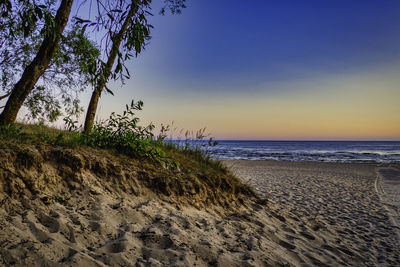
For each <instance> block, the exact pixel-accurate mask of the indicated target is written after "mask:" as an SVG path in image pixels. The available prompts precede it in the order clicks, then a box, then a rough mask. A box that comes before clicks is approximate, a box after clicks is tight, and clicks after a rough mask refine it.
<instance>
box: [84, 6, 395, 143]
mask: <svg viewBox="0 0 400 267" xmlns="http://www.w3.org/2000/svg"><path fill="white" fill-rule="evenodd" d="M187 1H188V3H187V6H188V7H187V9H185V10H184V12H183V14H182V15H177V16H172V15H166V16H164V17H163V16H160V15H158V14H157V13H158V10H159V8H156V7H155V8H154V13H155V16H154V17H153V18H151V23H152V24H153V25H154V27H155V29H154V30H153V32H152V36H153V38H152V40H151V41H150V43H149V45H148V46H147V48H146V50H145V51H144V52H143V53H142V54H141V55H140V56H139V57H138V58H136V59H134V60H132V62H129V63H128V66H129V69H130V72H131V74H132V79H131V80H129V81H127V82H126V84H125V85H124V86H122V87H121V85H120V83H119V82H116V83H112V84H111V86H110V87H111V88H112V89H113V90H114V93H115V96H110V95H103V97H102V98H101V100H100V105H99V117H100V118H106V117H107V116H108V115H109V114H110V112H111V111H117V112H119V111H121V110H122V109H123V106H124V105H125V104H126V103H128V102H130V100H131V99H135V100H139V99H141V100H143V101H144V111H143V112H141V113H140V117H141V118H142V122H143V123H148V122H150V121H152V122H154V123H156V124H158V125H159V124H160V123H167V124H168V123H171V122H172V121H174V122H175V125H176V126H177V127H178V128H179V129H180V128H185V129H189V130H197V129H199V128H201V127H204V126H206V127H207V129H208V131H209V132H211V133H212V135H213V136H214V137H216V138H218V139H267V140H271V139H278V140H287V139H292V140H299V139H300V140H400V15H399V14H400V1H398V0H385V1H378V0H375V1H367V0H362V1H361V0H359V1H358V0H354V1H348V0H346V1H342V0H335V1H321V0H315V1H310V0H309V1H307V0H304V1H298V0H292V1H289V0H287V1H267V0H250V1H238V0H218V1H215V0H187ZM154 2H157V0H155V1H154ZM88 101H89V98H88V96H87V95H86V96H85V97H84V98H83V99H82V103H83V104H84V105H85V106H86V105H87V102H88Z"/></svg>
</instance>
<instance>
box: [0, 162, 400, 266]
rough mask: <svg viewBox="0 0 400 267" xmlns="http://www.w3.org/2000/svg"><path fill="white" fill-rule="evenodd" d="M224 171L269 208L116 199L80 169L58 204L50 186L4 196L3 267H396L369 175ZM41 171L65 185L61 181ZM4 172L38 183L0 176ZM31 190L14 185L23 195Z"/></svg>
mask: <svg viewBox="0 0 400 267" xmlns="http://www.w3.org/2000/svg"><path fill="white" fill-rule="evenodd" d="M226 164H227V165H229V166H231V168H232V170H233V171H235V172H236V173H237V174H238V175H239V176H240V177H242V179H243V180H244V181H246V182H247V183H249V184H251V185H252V186H254V187H255V188H256V190H257V191H258V192H259V193H260V194H263V195H264V196H266V197H267V198H268V199H269V201H268V203H266V204H265V203H261V202H259V203H257V202H255V201H254V200H246V201H245V203H244V206H242V207H241V208H234V207H233V208H232V209H226V208H223V207H221V206H212V205H210V206H208V207H199V208H194V207H192V206H190V205H187V204H185V205H180V204H179V201H176V199H172V197H170V198H169V197H165V196H161V195H157V194H155V193H154V192H152V191H151V190H148V189H146V188H144V187H141V189H140V190H141V193H140V194H138V193H135V194H134V193H132V192H128V191H127V190H126V189H124V190H117V191H115V190H113V188H112V187H111V186H110V181H109V182H107V183H106V182H104V181H105V180H104V178H102V177H101V175H100V174H99V175H98V176H96V175H94V174H93V173H91V172H86V171H84V170H77V171H79V172H80V175H81V176H80V177H81V178H80V179H82V180H80V183H82V182H84V183H85V185H84V187H81V188H80V189H79V188H75V189H71V190H70V191H68V192H67V191H64V193H63V195H64V196H65V197H64V198H58V197H57V196H58V195H57V194H56V193H57V192H58V194H59V192H60V191H57V192H56V191H54V192H53V191H51V190H55V189H54V188H53V189H52V187H51V186H50V184H49V185H48V186H47V187H44V188H48V189H47V191H46V190H45V191H41V192H40V191H39V192H36V193H34V194H28V193H27V194H26V196H22V197H14V196H9V195H8V194H6V193H5V192H3V191H2V192H1V193H0V229H1V231H0V265H4V266H10V265H15V266H27V265H30V266H282V265H291V266H322V265H330V266H346V265H353V266H378V265H379V266H395V265H399V263H400V250H399V240H398V238H397V236H396V234H395V228H394V226H393V225H392V224H391V221H390V219H389V217H388V212H387V210H386V209H385V208H384V206H383V205H382V202H381V201H380V199H379V196H378V194H377V193H376V192H375V190H374V181H375V178H376V172H375V166H373V165H356V164H354V165H353V164H325V163H287V162H269V161H260V162H257V161H229V162H226ZM46 171H47V172H48V175H50V174H51V173H52V171H54V173H53V174H54V177H53V178H54V180H55V181H59V182H60V184H61V185H62V184H63V182H62V181H63V180H62V179H66V178H65V177H64V178H62V177H60V176H58V175H59V174H57V172H56V170H52V169H48V170H46ZM7 172H8V173H9V172H15V175H24V177H25V176H26V175H29V173H30V174H31V175H33V174H34V171H33V170H32V169H26V170H24V172H22V171H18V170H14V169H8V170H5V169H4V168H3V169H1V174H2V175H4V173H7ZM21 177H22V176H21ZM57 179H58V180H57ZM23 180H24V178H21V180H16V181H23ZM42 182H43V183H42V184H41V186H45V181H44V180H43V181H42ZM27 185H28V183H26V184H23V183H22V184H21V183H17V182H16V183H15V184H13V185H12V186H13V188H19V190H20V191H21V190H22V191H23V190H28V188H26V186H27ZM118 186H119V187H121V186H123V184H119V185H118ZM58 189H60V188H58ZM27 192H28V191H27ZM135 192H136V191H135Z"/></svg>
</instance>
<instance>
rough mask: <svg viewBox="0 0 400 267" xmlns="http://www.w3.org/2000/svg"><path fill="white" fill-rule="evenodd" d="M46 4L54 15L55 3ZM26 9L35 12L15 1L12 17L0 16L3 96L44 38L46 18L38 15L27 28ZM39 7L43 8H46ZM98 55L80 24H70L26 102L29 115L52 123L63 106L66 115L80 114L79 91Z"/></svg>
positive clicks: (0, 70)
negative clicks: (24, 15) (24, 16)
mask: <svg viewBox="0 0 400 267" xmlns="http://www.w3.org/2000/svg"><path fill="white" fill-rule="evenodd" d="M52 2H55V1H52ZM43 3H44V2H43ZM47 4H48V5H47V6H46V9H45V11H43V12H45V13H50V14H52V15H53V16H54V13H55V10H54V4H53V3H50V2H47ZM27 6H30V5H29V4H28V5H27ZM41 6H42V7H43V6H44V5H41ZM26 10H31V12H34V11H32V9H28V8H27V7H26V6H25V4H24V3H22V4H21V3H19V2H16V4H15V5H14V6H13V8H12V9H10V10H9V11H8V12H11V13H9V14H10V16H9V17H3V18H1V19H0V29H2V30H1V31H0V37H1V40H2V45H1V46H0V95H4V96H7V95H8V94H9V93H10V92H11V90H12V89H13V87H14V85H15V83H16V82H17V79H18V78H19V77H20V76H21V75H22V73H23V71H24V69H25V68H26V67H27V65H28V64H29V63H30V62H32V60H33V58H34V57H35V56H36V54H37V53H38V49H39V46H40V44H41V42H42V41H43V38H44V34H43V32H44V28H45V27H46V26H45V25H46V19H45V18H44V17H43V16H41V17H40V16H39V15H36V18H35V19H31V20H30V21H31V22H32V25H31V27H30V28H29V31H28V30H27V28H26V27H27V26H26V25H25V22H24V18H23V17H22V14H25V13H27V12H28V11H26ZM33 10H34V9H33ZM37 10H39V9H37ZM40 10H44V7H43V9H40ZM28 13H29V12H28ZM33 14H35V13H33ZM39 14H40V13H39ZM31 16H34V15H31ZM40 18H41V19H42V20H40ZM33 22H34V23H33ZM3 29H4V31H3ZM99 54H100V51H99V49H98V47H96V45H95V44H94V43H93V41H90V40H89V38H88V36H87V34H85V33H84V31H83V29H82V28H81V27H79V26H74V25H73V26H72V27H69V29H67V30H66V31H65V32H64V34H63V35H62V36H61V38H60V44H59V48H58V49H57V50H56V52H55V55H54V58H53V60H52V62H51V64H50V65H49V67H48V68H47V70H46V71H45V72H44V74H43V75H42V76H41V78H40V79H39V81H38V83H37V85H36V86H35V87H34V88H33V90H32V92H31V94H30V95H29V96H28V98H27V100H26V101H25V103H24V105H25V106H26V107H27V108H28V110H29V114H28V117H29V118H31V119H39V120H48V121H50V122H51V121H55V120H56V119H57V118H58V117H59V116H60V115H61V114H62V109H63V108H62V107H64V112H66V113H67V115H73V114H74V115H77V114H78V113H79V112H80V111H82V108H81V107H80V106H79V93H80V92H82V91H83V90H84V89H85V88H86V87H87V86H88V85H89V84H90V82H91V75H89V73H90V71H91V69H93V68H94V66H95V64H96V59H97V57H98V56H99Z"/></svg>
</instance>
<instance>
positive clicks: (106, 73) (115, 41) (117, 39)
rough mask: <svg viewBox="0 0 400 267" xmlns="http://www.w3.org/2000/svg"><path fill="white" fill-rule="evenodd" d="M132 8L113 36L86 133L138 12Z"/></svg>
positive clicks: (88, 114) (86, 123)
mask: <svg viewBox="0 0 400 267" xmlns="http://www.w3.org/2000/svg"><path fill="white" fill-rule="evenodd" d="M133 2H134V1H132V5H131V8H130V10H129V13H128V14H127V15H126V18H125V21H124V23H123V24H122V27H121V29H120V30H119V32H118V33H117V34H116V35H114V36H112V38H111V39H112V47H111V51H110V54H109V55H108V59H107V64H106V65H105V67H104V69H102V71H103V73H102V78H101V79H100V81H98V82H97V84H96V87H95V89H94V91H93V93H92V97H91V98H90V102H89V106H88V109H87V112H86V118H85V127H84V132H85V133H87V134H89V133H90V132H91V131H92V129H93V123H94V118H95V116H96V110H97V104H98V103H99V98H100V96H101V92H102V91H103V89H104V87H105V85H106V83H107V81H108V78H109V77H110V74H111V70H112V67H113V65H114V62H115V59H116V57H117V54H118V51H119V46H120V45H121V42H122V39H123V38H124V34H125V32H126V30H127V28H128V26H129V24H130V23H131V19H132V17H133V15H134V14H135V13H136V11H137V5H136V4H134V3H133Z"/></svg>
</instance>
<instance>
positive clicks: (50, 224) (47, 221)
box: [38, 212, 60, 233]
mask: <svg viewBox="0 0 400 267" xmlns="http://www.w3.org/2000/svg"><path fill="white" fill-rule="evenodd" d="M38 220H39V222H40V223H41V224H42V225H44V226H46V227H47V229H49V232H50V233H57V232H58V231H59V230H60V223H59V222H58V220H57V219H56V218H53V217H50V216H48V215H46V214H44V213H43V212H40V213H39V217H38Z"/></svg>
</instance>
